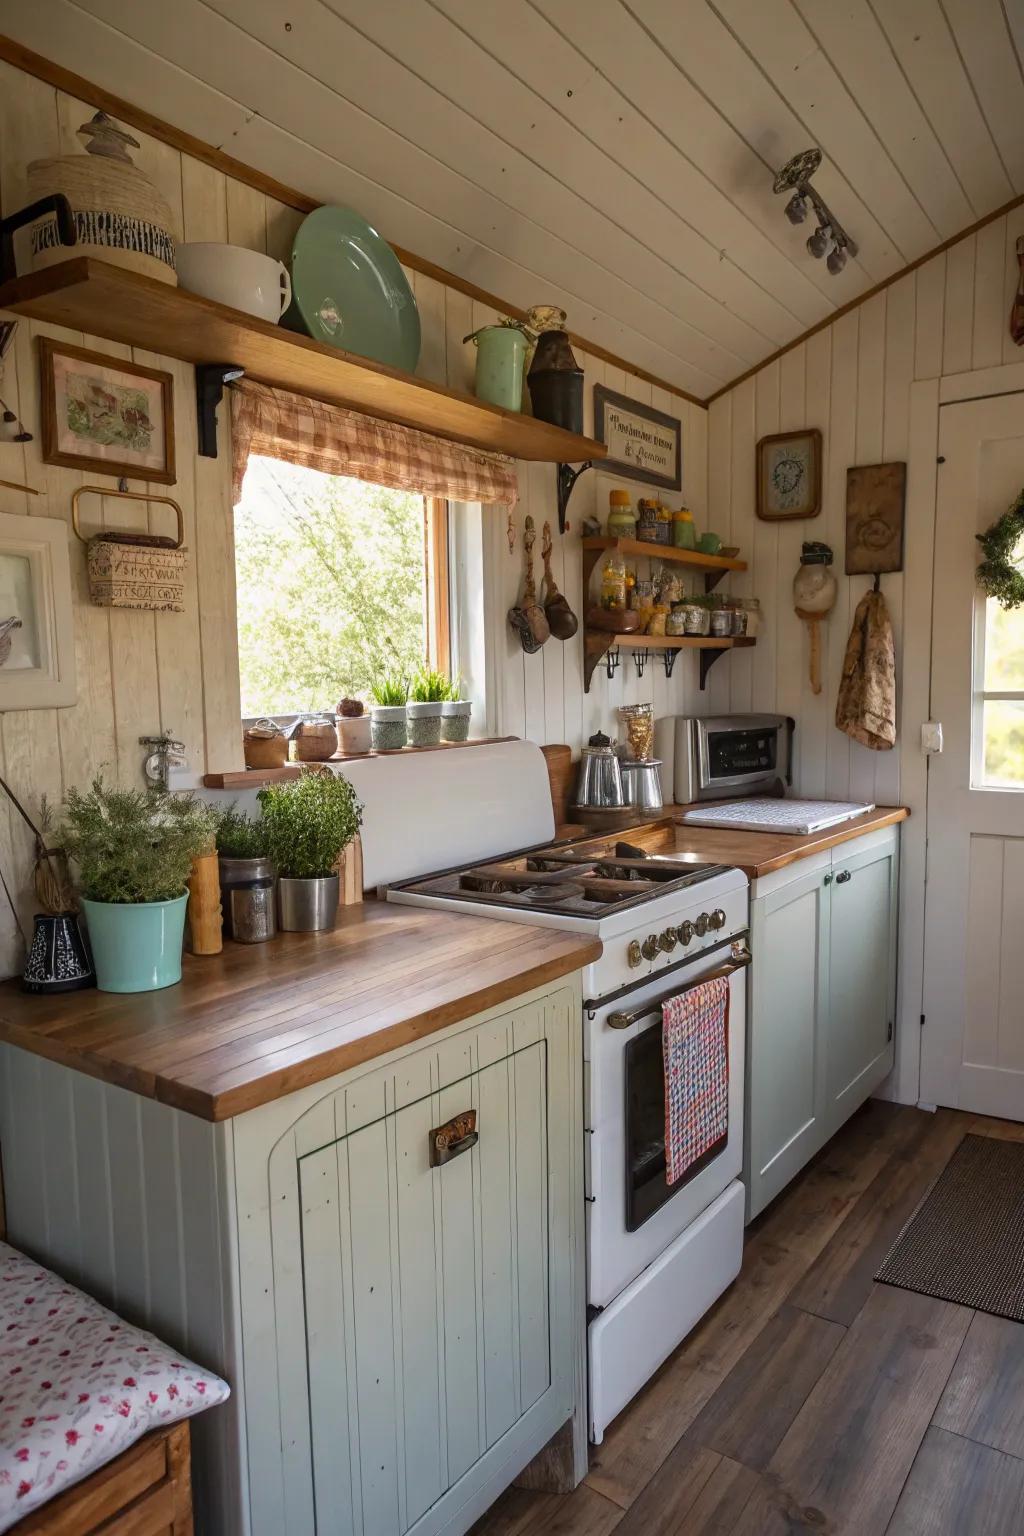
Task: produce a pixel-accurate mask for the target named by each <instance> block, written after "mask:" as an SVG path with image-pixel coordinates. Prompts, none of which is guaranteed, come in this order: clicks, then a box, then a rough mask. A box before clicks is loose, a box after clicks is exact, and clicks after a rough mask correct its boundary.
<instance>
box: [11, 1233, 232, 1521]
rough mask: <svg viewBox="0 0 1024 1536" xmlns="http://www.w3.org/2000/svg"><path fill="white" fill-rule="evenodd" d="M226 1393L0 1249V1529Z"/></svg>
mask: <svg viewBox="0 0 1024 1536" xmlns="http://www.w3.org/2000/svg"><path fill="white" fill-rule="evenodd" d="M229 1393H230V1388H229V1387H228V1385H227V1383H226V1382H223V1381H221V1379H220V1377H219V1376H214V1375H212V1374H211V1373H210V1372H209V1371H202V1370H200V1369H199V1367H198V1366H196V1365H193V1364H192V1363H191V1362H190V1361H188V1360H185V1359H183V1358H182V1357H181V1356H180V1355H176V1354H175V1353H174V1351H173V1350H172V1349H168V1347H167V1345H166V1344H161V1342H160V1340H159V1339H157V1338H154V1336H153V1335H152V1334H151V1333H143V1332H142V1331H141V1329H138V1328H132V1327H131V1326H130V1325H129V1324H128V1323H125V1322H122V1321H121V1319H120V1318H119V1317H118V1316H117V1315H116V1314H115V1313H113V1312H108V1311H107V1309H106V1307H101V1306H100V1304H99V1302H97V1301H93V1299H92V1298H91V1297H90V1296H86V1295H85V1294H84V1293H83V1292H82V1291H78V1290H76V1289H75V1287H74V1286H72V1285H67V1284H65V1282H64V1281H63V1280H61V1279H60V1278H59V1277H58V1276H57V1275H54V1274H51V1272H50V1271H49V1270H48V1269H42V1268H41V1267H40V1266H39V1265H38V1264H36V1263H35V1262H34V1261H33V1260H32V1259H29V1258H26V1257H25V1255H24V1254H23V1253H19V1252H18V1250H17V1249H16V1248H11V1247H9V1246H8V1245H7V1244H6V1243H0V1531H6V1530H8V1529H9V1528H10V1527H11V1526H12V1525H14V1524H15V1523H16V1522H17V1521H18V1520H20V1519H21V1518H22V1516H24V1515H27V1514H28V1512H29V1511H30V1510H32V1509H35V1508H36V1507H37V1506H38V1505H40V1504H45V1503H46V1501H47V1500H48V1499H52V1498H54V1497H56V1495H57V1494H58V1493H63V1492H64V1490H65V1488H68V1487H70V1486H71V1484H72V1483H77V1482H78V1481H79V1480H80V1479H81V1478H83V1477H88V1476H89V1474H90V1473H92V1472H95V1471H96V1469H97V1467H101V1466H103V1464H104V1462H107V1461H111V1460H113V1458H114V1457H115V1456H118V1455H120V1453H121V1452H122V1451H124V1450H127V1448H128V1447H129V1446H130V1445H134V1443H135V1441H136V1440H139V1439H141V1438H142V1436H143V1435H145V1434H147V1433H148V1432H149V1430H151V1429H158V1428H160V1426H162V1425H166V1424H173V1423H174V1422H175V1420H177V1419H185V1418H189V1417H190V1416H191V1415H192V1414H194V1413H200V1412H202V1410H203V1409H204V1408H212V1407H213V1406H214V1405H215V1404H216V1403H222V1402H223V1401H224V1400H225V1398H226V1397H228V1396H229Z"/></svg>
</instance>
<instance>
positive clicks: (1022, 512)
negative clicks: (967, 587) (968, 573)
mask: <svg viewBox="0 0 1024 1536" xmlns="http://www.w3.org/2000/svg"><path fill="white" fill-rule="evenodd" d="M977 539H978V543H979V544H980V545H981V547H982V550H983V552H984V555H985V558H984V560H983V561H982V562H981V564H980V565H979V566H978V585H979V586H980V587H981V589H982V591H983V592H987V593H988V595H989V597H994V598H995V600H996V602H997V603H999V604H1000V606H1001V607H1003V608H1021V607H1024V569H1022V565H1024V559H1022V556H1021V555H1020V554H1018V555H1017V559H1016V561H1015V560H1014V554H1015V552H1016V551H1017V549H1018V546H1020V545H1021V541H1022V540H1024V491H1021V493H1020V495H1019V496H1018V497H1017V500H1016V501H1015V502H1014V504H1013V506H1012V507H1010V508H1008V510H1007V511H1005V512H1004V513H1003V515H1002V517H1001V518H999V520H998V522H995V523H993V524H992V526H991V528H989V529H987V530H986V532H985V533H979V534H978V535H977Z"/></svg>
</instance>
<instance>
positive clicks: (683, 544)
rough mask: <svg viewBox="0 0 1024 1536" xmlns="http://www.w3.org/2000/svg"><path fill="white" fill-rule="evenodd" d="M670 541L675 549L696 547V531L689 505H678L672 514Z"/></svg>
mask: <svg viewBox="0 0 1024 1536" xmlns="http://www.w3.org/2000/svg"><path fill="white" fill-rule="evenodd" d="M672 543H673V544H674V545H675V547H676V549H696V547H697V533H696V530H695V528H694V526H693V513H692V512H691V511H690V509H689V507H680V508H679V511H678V512H673V514H672Z"/></svg>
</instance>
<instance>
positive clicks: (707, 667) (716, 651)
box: [700, 645, 731, 692]
mask: <svg viewBox="0 0 1024 1536" xmlns="http://www.w3.org/2000/svg"><path fill="white" fill-rule="evenodd" d="M730 649H731V647H730V646H727V645H716V646H709V647H708V648H707V649H706V650H702V651H701V653H700V686H701V692H703V691H704V687H705V685H706V683H707V679H708V673H709V672H710V671H711V668H712V667H713V666H714V664H715V662H716V661H717V660H718V658H719V656H724V655H725V653H726V651H728V650H730Z"/></svg>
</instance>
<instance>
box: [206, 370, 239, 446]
mask: <svg viewBox="0 0 1024 1536" xmlns="http://www.w3.org/2000/svg"><path fill="white" fill-rule="evenodd" d="M244 373H245V369H244V368H239V367H237V366H236V365H235V364H234V363H197V364H196V426H197V429H198V435H199V452H200V453H201V454H202V456H203V458H204V459H215V458H216V457H217V407H218V405H220V403H221V401H222V400H223V398H224V386H225V384H233V383H234V381H235V379H240V378H242V376H243V375H244Z"/></svg>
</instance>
